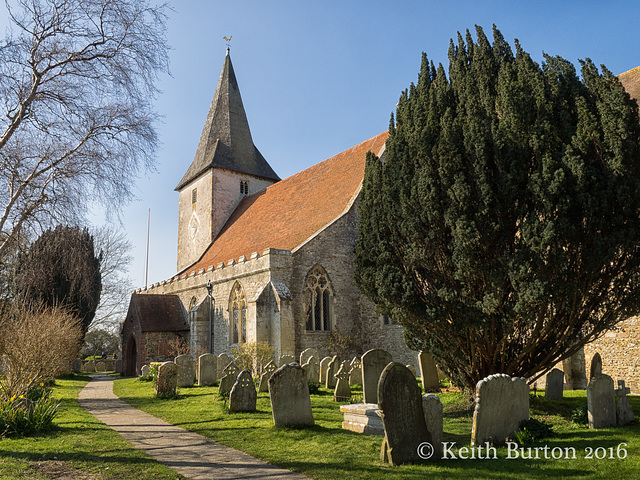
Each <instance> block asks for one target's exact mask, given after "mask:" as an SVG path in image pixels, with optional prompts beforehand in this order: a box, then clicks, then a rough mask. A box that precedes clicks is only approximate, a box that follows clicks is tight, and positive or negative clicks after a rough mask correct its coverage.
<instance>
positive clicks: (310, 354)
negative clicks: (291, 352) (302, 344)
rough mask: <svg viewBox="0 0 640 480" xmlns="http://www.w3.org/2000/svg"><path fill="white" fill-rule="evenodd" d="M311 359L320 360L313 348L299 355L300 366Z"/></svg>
mask: <svg viewBox="0 0 640 480" xmlns="http://www.w3.org/2000/svg"><path fill="white" fill-rule="evenodd" d="M311 357H316V358H320V354H319V353H318V351H317V350H316V349H315V348H307V349H305V350H303V351H302V353H301V354H300V365H304V364H305V363H307V362H308V361H309V359H310V358H311Z"/></svg>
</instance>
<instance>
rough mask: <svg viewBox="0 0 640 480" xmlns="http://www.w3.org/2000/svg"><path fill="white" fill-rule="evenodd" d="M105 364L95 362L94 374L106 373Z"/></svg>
mask: <svg viewBox="0 0 640 480" xmlns="http://www.w3.org/2000/svg"><path fill="white" fill-rule="evenodd" d="M106 371H107V364H106V363H105V362H97V363H96V372H106Z"/></svg>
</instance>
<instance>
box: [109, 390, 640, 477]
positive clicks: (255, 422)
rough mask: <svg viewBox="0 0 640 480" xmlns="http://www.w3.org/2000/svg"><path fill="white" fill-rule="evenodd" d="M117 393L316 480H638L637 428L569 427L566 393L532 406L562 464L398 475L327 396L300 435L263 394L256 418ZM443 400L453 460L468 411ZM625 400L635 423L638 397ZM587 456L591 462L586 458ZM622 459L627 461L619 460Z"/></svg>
mask: <svg viewBox="0 0 640 480" xmlns="http://www.w3.org/2000/svg"><path fill="white" fill-rule="evenodd" d="M114 391H115V393H116V394H117V395H118V396H120V397H121V398H122V399H123V400H124V401H126V402H128V403H129V404H131V405H133V406H134V407H136V408H139V409H141V410H144V411H146V412H148V413H150V414H152V415H155V416H157V417H160V418H163V419H164V420H166V421H168V422H170V423H173V424H175V425H179V426H181V427H183V428H185V429H187V430H191V431H193V432H197V433H199V434H201V435H204V436H206V437H209V438H211V439H213V440H215V441H217V442H220V443H222V444H224V445H228V446H230V447H234V448H237V449H239V450H242V451H244V452H247V453H249V454H251V455H254V456H256V457H258V458H261V459H263V460H266V461H268V462H270V463H273V464H275V465H278V466H281V467H284V468H288V469H291V470H295V471H297V472H300V473H303V474H305V475H307V476H309V477H311V478H314V479H331V480H333V479H345V480H351V479H375V478H383V477H384V479H385V480H391V479H403V480H404V479H412V478H416V479H417V478H425V477H428V476H429V475H430V476H431V477H432V478H439V479H447V478H458V479H468V478H491V479H514V478H515V479H527V478H532V479H541V478H558V477H562V478H591V479H600V478H607V479H608V480H611V479H630V478H640V425H637V424H636V425H633V426H630V427H623V428H617V429H607V430H597V431H593V430H588V429H587V428H585V427H579V426H577V425H575V424H573V423H572V422H571V412H572V410H573V409H574V408H576V407H578V406H579V405H581V404H583V403H585V402H586V393H585V391H568V392H565V395H566V398H565V399H563V400H559V401H553V402H551V401H546V400H545V399H544V398H543V397H541V396H540V395H542V394H543V392H541V391H539V392H538V396H537V397H535V398H532V401H531V413H532V417H533V418H538V419H541V420H544V421H546V422H547V423H549V424H551V425H553V428H554V431H555V432H556V436H554V437H552V438H549V439H545V440H542V441H540V442H539V443H538V444H537V446H539V447H544V446H545V445H547V446H548V447H549V450H548V452H547V455H549V457H550V456H551V452H552V450H551V449H552V448H554V447H560V448H561V449H562V450H560V449H556V450H555V451H554V452H556V453H561V454H562V455H561V456H562V458H559V459H553V458H549V459H544V457H545V452H544V451H543V450H539V451H538V455H539V457H540V458H539V459H535V458H534V459H523V458H515V459H508V458H506V457H507V453H508V452H507V449H506V448H501V449H498V450H497V457H498V458H497V459H485V460H479V459H476V460H471V459H467V460H462V459H457V460H453V459H451V460H441V461H439V462H432V463H427V464H421V465H407V466H401V467H389V466H386V465H383V464H382V463H381V462H380V446H381V444H382V437H381V436H375V435H363V434H357V433H353V432H349V431H346V430H343V429H342V428H341V424H342V414H341V413H340V411H339V404H337V403H334V402H333V397H332V395H331V394H330V392H329V391H327V390H324V389H321V390H320V392H319V394H318V395H312V396H311V402H312V406H313V415H314V417H315V421H316V426H315V427H312V428H304V429H287V428H278V429H277V428H275V427H274V426H273V419H272V417H271V406H270V403H269V396H268V394H266V393H260V394H258V406H257V411H256V412H255V413H230V412H229V411H228V410H227V409H226V406H225V402H224V400H222V399H219V398H217V396H216V393H217V388H216V387H193V388H182V389H179V394H180V395H179V398H178V399H174V400H157V399H155V398H154V396H153V384H152V383H150V382H148V383H147V382H136V381H135V379H117V380H116V382H115V387H114ZM440 397H441V399H442V402H443V404H444V409H445V418H444V441H445V442H456V445H455V447H453V448H451V452H453V453H454V454H455V455H456V456H458V454H459V450H458V449H459V448H460V447H464V446H467V447H468V446H469V439H470V432H471V423H472V404H471V403H469V401H468V400H466V399H465V398H464V397H463V396H462V395H461V394H457V393H446V394H442V395H441V396H440ZM629 398H630V401H631V404H632V405H633V407H634V411H635V413H636V418H637V417H638V413H640V397H629ZM624 443H626V445H621V444H624ZM620 445H621V447H620V448H621V449H620V450H619V449H618V447H619V446H620ZM568 447H573V448H574V449H575V456H576V458H575V459H573V458H565V456H566V455H565V454H564V452H565V450H564V449H565V448H568ZM622 449H624V450H622ZM590 450H591V453H592V455H591V456H592V457H593V458H587V456H588V453H589V451H590ZM625 451H626V458H624V459H620V458H618V455H620V456H623V454H624V453H625ZM569 452H570V453H571V452H572V450H569ZM485 456H486V455H485ZM512 456H514V455H513V454H512ZM534 456H535V452H534ZM557 456H560V455H557ZM569 456H570V457H571V455H569ZM603 456H605V457H606V458H601V459H598V458H597V457H603ZM610 456H613V458H609V457H610Z"/></svg>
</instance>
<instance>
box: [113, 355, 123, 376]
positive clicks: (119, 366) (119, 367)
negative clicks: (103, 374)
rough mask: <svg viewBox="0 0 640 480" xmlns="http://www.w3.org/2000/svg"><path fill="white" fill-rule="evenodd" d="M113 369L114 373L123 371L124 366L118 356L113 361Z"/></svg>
mask: <svg viewBox="0 0 640 480" xmlns="http://www.w3.org/2000/svg"><path fill="white" fill-rule="evenodd" d="M113 369H114V370H115V372H116V373H122V372H124V368H123V367H122V359H121V358H118V359H117V360H116V361H115V362H113Z"/></svg>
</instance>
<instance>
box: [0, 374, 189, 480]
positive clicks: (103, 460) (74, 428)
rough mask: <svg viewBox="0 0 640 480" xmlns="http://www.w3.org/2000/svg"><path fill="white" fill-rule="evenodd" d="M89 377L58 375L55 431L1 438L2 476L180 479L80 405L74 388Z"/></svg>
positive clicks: (3, 477) (146, 479)
mask: <svg viewBox="0 0 640 480" xmlns="http://www.w3.org/2000/svg"><path fill="white" fill-rule="evenodd" d="M88 380H89V377H86V376H73V377H68V378H67V379H62V380H56V385H55V387H54V388H53V397H54V398H60V399H61V400H62V405H61V407H60V411H59V413H58V415H57V416H56V417H55V419H54V423H55V428H54V430H53V431H51V432H48V433H44V434H41V435H37V436H33V437H15V438H13V437H11V438H0V479H3V480H5V479H10V480H13V479H21V480H24V479H48V478H61V477H58V476H56V475H60V474H61V473H64V474H66V475H67V476H65V477H62V478H74V479H83V480H84V479H87V480H88V479H123V478H135V479H136V480H143V479H144V480H155V479H166V480H169V479H172V480H175V479H179V478H184V477H182V476H180V475H178V474H177V473H175V472H174V471H173V470H171V469H169V468H168V467H165V466H164V465H162V464H159V463H158V462H156V461H155V460H153V459H152V458H151V457H149V456H148V455H146V454H145V453H142V452H140V451H139V450H135V449H133V448H132V447H131V445H130V444H129V443H128V442H126V441H125V440H124V439H123V438H122V437H120V435H118V434H117V433H115V432H114V431H113V430H111V429H110V428H108V427H107V426H106V425H104V424H102V423H100V422H98V421H97V420H96V419H95V418H94V417H92V416H91V415H90V414H89V413H88V412H87V411H86V410H84V409H83V408H81V407H80V406H79V405H78V401H77V397H78V392H79V391H80V390H81V389H82V387H83V386H84V385H85V384H86V383H87V381H88ZM38 464H40V466H38ZM47 472H48V473H49V474H50V476H47V475H46V473H47ZM54 472H55V473H54Z"/></svg>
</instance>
